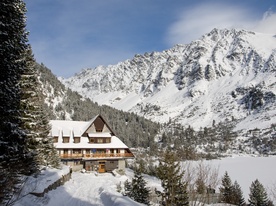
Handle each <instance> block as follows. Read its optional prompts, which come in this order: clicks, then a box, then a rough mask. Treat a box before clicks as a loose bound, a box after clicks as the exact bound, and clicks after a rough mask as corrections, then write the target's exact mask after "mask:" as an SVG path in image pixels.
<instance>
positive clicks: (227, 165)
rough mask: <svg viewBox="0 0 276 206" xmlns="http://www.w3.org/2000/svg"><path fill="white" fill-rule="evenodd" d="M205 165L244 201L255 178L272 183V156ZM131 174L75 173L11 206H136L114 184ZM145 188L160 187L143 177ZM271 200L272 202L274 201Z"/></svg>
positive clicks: (274, 170)
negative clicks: (230, 182) (39, 194)
mask: <svg viewBox="0 0 276 206" xmlns="http://www.w3.org/2000/svg"><path fill="white" fill-rule="evenodd" d="M206 163H207V164H210V165H213V166H214V167H219V175H220V176H223V174H224V173H225V171H228V173H229V175H230V177H231V179H232V180H233V181H234V180H237V181H238V183H239V184H240V185H241V187H242V189H243V191H244V195H245V198H246V200H247V199H248V193H249V186H250V185H251V183H252V181H254V180H255V179H256V178H258V179H259V180H260V182H261V183H262V184H263V185H264V186H265V187H266V188H270V187H271V186H272V184H273V183H276V175H275V174H276V164H275V163H276V157H275V156H274V157H233V158H224V159H222V160H213V161H207V162H206ZM132 177H133V172H132V171H131V170H128V169H127V170H126V175H116V176H113V175H112V174H109V173H105V174H98V175H95V174H94V173H90V174H83V173H80V172H75V173H73V174H72V179H71V180H70V181H68V182H66V183H65V184H64V185H63V186H61V187H59V188H57V189H56V190H53V191H50V192H49V193H48V194H47V195H45V196H44V197H43V198H39V197H35V196H33V195H28V196H26V197H24V198H22V199H21V200H19V201H18V202H17V203H16V204H15V206H32V205H37V206H42V205H47V206H63V205H64V206H65V205H66V206H78V205H79V206H88V205H89V206H132V205H133V206H136V205H137V206H138V205H141V204H138V203H136V202H134V201H132V200H131V199H129V198H128V197H126V196H123V195H122V194H120V193H118V192H117V185H118V184H119V183H121V184H123V182H124V181H125V180H126V179H131V178H132ZM145 179H146V181H147V182H148V186H149V187H157V188H158V189H159V188H160V181H159V180H158V179H157V178H155V177H151V176H145ZM274 201H275V200H274Z"/></svg>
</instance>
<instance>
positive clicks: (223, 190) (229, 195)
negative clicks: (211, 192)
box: [219, 171, 233, 204]
mask: <svg viewBox="0 0 276 206" xmlns="http://www.w3.org/2000/svg"><path fill="white" fill-rule="evenodd" d="M219 190H220V194H221V201H222V202H224V203H229V204H230V203H232V200H233V186H232V181H231V179H230V177H229V175H228V172H227V171H226V172H225V174H224V176H223V178H222V186H221V187H220V188H219Z"/></svg>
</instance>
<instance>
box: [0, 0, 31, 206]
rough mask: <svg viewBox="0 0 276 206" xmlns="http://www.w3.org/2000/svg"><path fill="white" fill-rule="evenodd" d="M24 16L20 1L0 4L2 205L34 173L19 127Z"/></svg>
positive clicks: (24, 58)
mask: <svg viewBox="0 0 276 206" xmlns="http://www.w3.org/2000/svg"><path fill="white" fill-rule="evenodd" d="M25 13H26V7H25V4H24V2H23V1H21V0H1V1H0V96H1V98H0V114H1V115H0V181H1V182H0V203H1V202H3V201H6V200H7V199H9V198H10V197H9V195H11V194H12V191H16V188H15V185H18V184H21V178H20V176H21V175H22V174H30V173H31V171H32V155H31V154H30V153H29V151H28V149H27V147H26V145H27V144H26V141H25V134H24V132H23V131H22V130H21V129H20V127H19V124H20V111H19V108H20V87H19V81H20V77H21V74H22V72H23V71H24V69H25V67H26V50H27V48H28V45H27V41H28V39H27V32H26V30H25V27H26V24H25V22H26V18H25Z"/></svg>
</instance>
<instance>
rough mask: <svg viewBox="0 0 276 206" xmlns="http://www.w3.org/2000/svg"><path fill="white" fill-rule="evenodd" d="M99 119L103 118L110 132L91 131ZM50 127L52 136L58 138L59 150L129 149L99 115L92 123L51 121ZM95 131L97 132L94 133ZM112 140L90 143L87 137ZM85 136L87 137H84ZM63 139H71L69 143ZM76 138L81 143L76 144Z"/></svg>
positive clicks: (57, 146)
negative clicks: (109, 139)
mask: <svg viewBox="0 0 276 206" xmlns="http://www.w3.org/2000/svg"><path fill="white" fill-rule="evenodd" d="M97 118H101V120H102V121H103V123H104V124H105V126H106V127H108V131H109V132H106V131H104V132H96V131H95V130H91V129H90V128H93V123H95V121H96V119H97ZM50 125H51V127H52V129H51V136H52V137H58V142H57V143H54V145H55V147H56V148H58V149H112V148H113V149H127V148H128V147H127V146H126V145H125V144H124V143H123V142H122V141H121V140H120V139H119V138H118V137H116V136H115V134H114V132H113V131H112V130H111V128H110V127H109V126H108V125H107V123H106V122H105V120H104V119H103V118H102V117H101V116H100V115H97V116H96V117H94V118H93V119H91V120H90V121H87V122H86V121H67V120H51V121H50ZM94 131H95V132H94ZM87 133H88V137H99V138H111V141H110V143H89V138H88V137H87ZM84 134H85V135H84ZM62 137H69V142H67V143H63V140H62ZM74 137H80V142H79V143H74V139H73V138H74ZM105 142H106V141H105Z"/></svg>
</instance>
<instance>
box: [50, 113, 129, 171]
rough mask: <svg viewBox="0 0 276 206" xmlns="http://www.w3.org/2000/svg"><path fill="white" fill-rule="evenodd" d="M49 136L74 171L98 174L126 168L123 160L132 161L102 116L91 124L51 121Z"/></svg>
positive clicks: (127, 150)
mask: <svg viewBox="0 0 276 206" xmlns="http://www.w3.org/2000/svg"><path fill="white" fill-rule="evenodd" d="M50 125H51V134H50V135H51V137H52V138H53V140H54V146H55V147H56V148H57V151H58V154H59V157H60V159H61V162H62V163H64V164H66V165H70V166H72V168H73V169H74V170H77V169H82V168H84V169H86V170H87V171H98V172H100V173H103V172H110V171H112V170H114V169H122V170H124V169H125V160H126V159H128V158H134V155H133V154H132V152H131V151H130V150H129V148H128V147H127V146H126V145H125V144H124V143H123V142H122V141H121V140H120V139H119V138H118V137H117V136H116V135H115V133H114V132H113V131H112V129H111V128H110V126H109V125H108V124H107V122H106V121H105V120H104V119H103V117H102V116H101V115H97V116H96V117H94V118H93V119H91V120H90V121H88V122H86V121H66V120H51V121H50Z"/></svg>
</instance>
